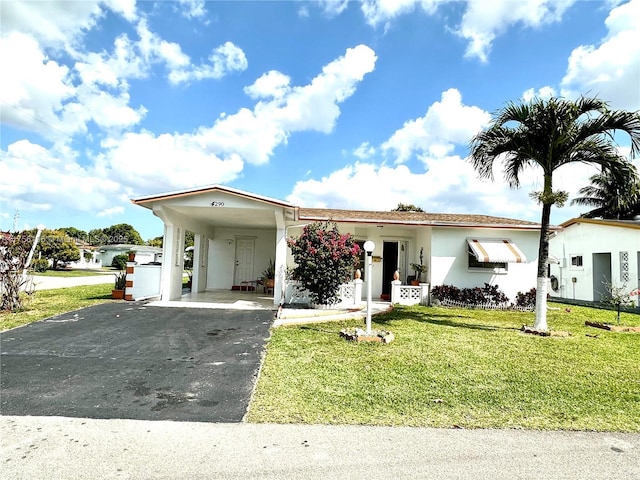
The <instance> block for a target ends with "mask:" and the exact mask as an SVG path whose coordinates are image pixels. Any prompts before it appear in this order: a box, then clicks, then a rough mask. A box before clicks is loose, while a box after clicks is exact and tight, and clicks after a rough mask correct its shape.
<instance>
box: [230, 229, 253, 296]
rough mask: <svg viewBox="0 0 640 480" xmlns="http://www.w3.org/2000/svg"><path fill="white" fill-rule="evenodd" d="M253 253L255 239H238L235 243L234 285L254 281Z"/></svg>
mask: <svg viewBox="0 0 640 480" xmlns="http://www.w3.org/2000/svg"><path fill="white" fill-rule="evenodd" d="M254 251H255V239H253V238H238V240H237V241H236V268H235V272H234V282H233V284H234V285H240V284H241V283H242V282H248V281H250V280H255V279H256V277H255V275H254V273H253V254H254Z"/></svg>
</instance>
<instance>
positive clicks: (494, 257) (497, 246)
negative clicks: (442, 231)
mask: <svg viewBox="0 0 640 480" xmlns="http://www.w3.org/2000/svg"><path fill="white" fill-rule="evenodd" d="M467 243H468V244H469V248H470V249H471V253H472V254H473V255H474V256H475V257H476V259H477V260H478V261H479V262H491V263H525V262H526V261H527V258H526V257H525V256H524V253H522V251H521V250H520V249H519V248H518V246H517V245H516V244H515V243H513V242H512V241H511V240H505V239H501V238H483V239H477V238H468V239H467Z"/></svg>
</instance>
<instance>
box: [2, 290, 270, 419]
mask: <svg viewBox="0 0 640 480" xmlns="http://www.w3.org/2000/svg"><path fill="white" fill-rule="evenodd" d="M272 320H273V312H271V311H269V310H223V309H199V308H162V307H147V306H145V304H144V303H140V302H118V303H108V304H102V305H96V306H93V307H88V308H85V309H82V310H77V311H75V312H70V313H66V314H63V315H59V316H56V317H52V318H49V319H46V320H43V321H40V322H36V323H32V324H29V325H26V326H24V327H20V328H17V329H14V330H10V331H7V332H4V333H2V334H1V335H0V353H1V356H0V359H1V362H2V369H1V372H0V373H1V375H0V383H1V385H0V392H1V396H0V414H2V415H59V416H65V417H87V418H124V419H137V420H178V421H194V422H239V421H241V420H242V417H243V416H244V414H245V413H246V410H247V407H248V403H249V399H250V396H251V392H252V390H253V385H254V382H255V376H256V374H257V372H258V369H259V366H260V362H261V357H262V353H263V350H264V346H265V341H266V339H267V337H268V336H269V327H270V325H271V323H272Z"/></svg>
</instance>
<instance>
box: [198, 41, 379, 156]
mask: <svg viewBox="0 0 640 480" xmlns="http://www.w3.org/2000/svg"><path fill="white" fill-rule="evenodd" d="M375 62H376V56H375V53H374V52H373V50H371V49H370V48H369V47H367V46H365V45H358V46H356V47H354V48H349V49H347V51H346V53H345V55H344V56H342V57H340V58H338V59H336V60H334V61H333V62H330V63H329V64H327V65H326V66H325V67H323V69H322V73H320V74H319V75H317V76H316V77H315V78H313V79H312V80H311V82H310V83H309V84H307V85H304V86H295V87H290V86H289V84H288V83H289V80H288V77H286V76H285V75H283V74H280V73H278V72H269V73H267V74H266V75H263V76H262V77H260V78H259V79H258V80H257V81H256V82H254V84H253V85H251V86H249V87H247V90H246V91H247V93H249V94H250V95H252V96H270V97H273V98H272V99H269V100H268V101H260V102H258V103H257V104H256V106H255V108H254V109H253V110H249V109H247V108H242V109H240V110H239V111H238V112H237V113H235V114H232V115H225V116H221V117H220V118H219V119H218V120H216V122H215V124H214V125H213V126H212V127H211V128H204V127H203V128H201V129H199V131H198V135H200V136H201V141H202V142H203V145H206V148H208V149H209V150H210V151H213V152H218V153H223V152H224V153H237V154H238V155H240V156H241V157H242V158H243V159H244V160H246V161H247V162H249V163H252V164H263V163H266V162H267V161H268V160H269V157H270V156H271V155H272V154H273V150H274V148H275V147H276V146H278V145H279V144H281V143H283V142H285V141H286V140H287V138H288V136H289V134H290V133H292V132H299V131H308V130H315V131H319V132H323V133H329V132H331V130H332V129H333V127H334V125H335V122H336V120H337V118H338V117H339V115H340V108H339V106H338V105H339V104H340V103H342V102H344V101H345V100H346V99H347V98H348V97H350V96H351V95H353V93H354V92H355V89H356V87H357V85H358V83H359V82H360V81H362V79H363V78H364V76H365V75H366V74H367V73H369V72H371V71H373V69H374V67H375Z"/></svg>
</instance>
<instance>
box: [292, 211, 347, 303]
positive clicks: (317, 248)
mask: <svg viewBox="0 0 640 480" xmlns="http://www.w3.org/2000/svg"><path fill="white" fill-rule="evenodd" d="M287 244H288V245H289V248H290V249H291V253H292V255H293V259H294V261H295V262H296V266H295V268H294V269H293V276H294V277H295V278H298V279H299V280H300V282H301V283H302V285H303V286H304V287H305V288H306V289H307V290H309V292H310V293H311V299H312V300H313V301H314V302H315V303H317V304H320V305H329V304H331V303H336V301H337V298H338V291H339V288H340V285H341V284H342V283H344V282H346V281H348V280H349V279H350V278H351V275H352V273H353V269H354V268H355V266H356V264H357V262H358V255H359V253H360V247H359V246H358V245H357V244H356V242H355V241H354V239H353V237H351V235H350V234H348V233H347V234H344V235H343V234H341V233H340V232H339V231H338V226H337V225H336V224H335V223H333V222H328V221H327V222H315V223H311V224H309V225H307V226H305V227H304V229H303V231H302V234H301V235H300V236H299V237H298V238H290V239H288V240H287Z"/></svg>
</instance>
